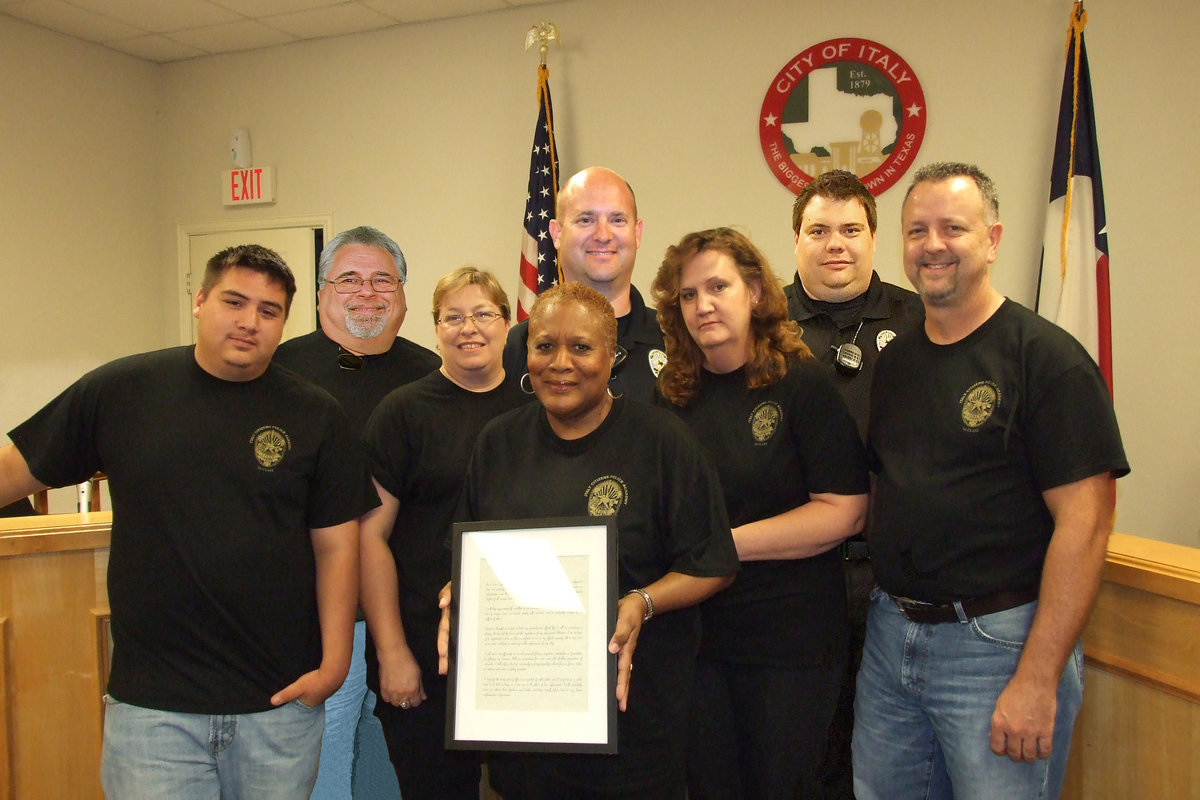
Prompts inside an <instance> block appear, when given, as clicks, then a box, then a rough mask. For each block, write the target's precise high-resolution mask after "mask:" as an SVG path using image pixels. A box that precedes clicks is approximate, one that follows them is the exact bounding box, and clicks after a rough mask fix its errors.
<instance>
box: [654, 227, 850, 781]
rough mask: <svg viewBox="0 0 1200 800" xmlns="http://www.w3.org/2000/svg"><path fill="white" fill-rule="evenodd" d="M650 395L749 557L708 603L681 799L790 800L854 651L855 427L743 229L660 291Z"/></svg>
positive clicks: (717, 238)
mask: <svg viewBox="0 0 1200 800" xmlns="http://www.w3.org/2000/svg"><path fill="white" fill-rule="evenodd" d="M653 291H654V299H655V302H656V303H657V306H658V320H659V324H660V325H661V326H662V328H663V333H664V336H665V339H666V347H667V365H666V366H665V367H664V368H663V370H662V373H661V374H660V375H659V383H658V390H659V392H660V394H661V397H660V398H658V400H657V401H656V402H658V403H659V404H662V405H665V406H666V407H668V408H670V409H672V410H673V411H674V412H675V413H676V414H677V415H678V416H679V417H680V418H681V419H683V421H684V422H685V423H687V425H688V426H689V427H690V428H691V429H692V431H693V432H694V433H695V434H696V436H697V438H698V439H699V440H700V442H701V444H702V446H703V447H704V449H705V450H706V452H707V454H708V456H709V458H710V459H711V461H712V463H713V464H714V465H715V466H716V468H717V472H718V473H719V475H720V478H721V486H722V489H723V491H724V494H725V502H726V505H727V508H728V511H729V519H730V524H731V526H732V527H733V537H734V543H735V545H736V546H737V551H738V557H739V559H740V560H741V562H742V570H741V574H740V575H739V576H738V579H737V580H736V581H735V582H734V584H733V585H732V586H731V587H730V588H728V589H726V590H724V591H722V592H721V593H719V594H717V595H715V596H714V597H712V598H711V599H709V600H707V601H706V602H705V603H704V604H703V606H702V607H701V614H702V635H701V645H700V654H699V658H698V663H697V667H696V678H695V688H694V691H693V695H692V698H693V699H692V713H691V724H690V725H689V737H690V740H691V741H690V745H689V757H688V796H689V798H690V800H707V798H721V800H776V799H778V800H794V798H795V797H797V796H800V795H798V794H797V792H798V791H799V790H801V788H802V787H804V786H805V785H806V784H807V783H808V781H809V780H810V777H811V775H812V773H813V772H814V771H815V769H816V767H817V766H818V764H819V761H820V758H821V755H822V752H823V750H824V742H825V737H826V731H827V730H828V727H829V722H830V720H831V718H832V716H833V711H834V705H835V703H836V700H837V694H838V688H839V685H840V681H841V676H842V672H843V671H844V669H845V660H846V657H847V649H848V633H849V622H848V618H847V611H846V593H845V588H844V587H843V585H842V583H843V577H842V567H841V563H840V560H839V555H838V551H837V546H838V544H840V543H841V542H842V540H844V539H846V538H847V537H848V536H851V535H852V534H854V533H856V532H857V531H858V530H859V529H860V528H861V527H862V524H863V520H864V517H865V514H866V506H867V495H866V491H867V475H866V469H865V461H864V456H863V450H862V445H861V443H860V440H859V436H858V431H857V428H856V427H855V424H854V421H853V419H851V417H850V414H849V412H848V411H847V410H846V406H845V404H844V403H843V402H842V400H841V398H840V397H839V396H838V394H837V392H836V390H835V389H834V387H833V384H832V383H831V382H830V379H829V377H828V376H827V375H826V374H825V371H824V370H823V369H822V368H821V367H820V366H819V365H818V364H817V362H816V361H815V360H814V359H813V357H812V354H811V353H810V352H809V350H808V347H807V346H805V344H804V343H803V342H802V341H801V340H800V331H799V328H798V327H797V326H796V324H795V323H794V322H789V321H788V319H787V301H786V299H785V297H784V294H783V289H782V287H781V286H780V283H779V280H778V278H776V277H775V275H774V273H772V272H771V269H770V267H769V266H768V264H767V261H766V259H765V258H764V257H763V255H762V253H761V252H759V250H758V249H757V248H756V247H755V246H754V245H753V244H752V243H751V242H750V241H749V240H748V239H747V238H746V237H745V236H744V235H742V234H741V233H738V232H737V231H735V230H732V229H730V228H716V229H713V230H707V231H698V232H695V233H689V234H688V235H686V236H684V237H683V239H682V240H681V241H680V242H679V243H678V244H677V245H674V246H672V247H669V248H668V249H667V253H666V257H665V258H664V259H663V263H662V266H661V267H660V269H659V271H658V275H657V276H656V277H655V279H654V285H653Z"/></svg>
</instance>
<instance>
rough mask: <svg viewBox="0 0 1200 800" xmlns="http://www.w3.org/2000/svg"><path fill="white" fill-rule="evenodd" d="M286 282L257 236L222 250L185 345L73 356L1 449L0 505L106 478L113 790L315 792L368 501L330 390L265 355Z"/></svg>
mask: <svg viewBox="0 0 1200 800" xmlns="http://www.w3.org/2000/svg"><path fill="white" fill-rule="evenodd" d="M295 290H296V284H295V280H294V279H293V277H292V273H291V271H290V270H289V269H288V267H287V265H286V264H285V263H284V262H283V260H282V259H281V258H280V257H279V256H278V254H276V253H274V252H272V251H270V250H268V249H266V248H264V247H259V246H257V245H243V246H240V247H233V248H229V249H228V250H224V251H222V252H220V253H218V254H217V255H216V256H214V257H213V258H212V259H210V260H209V262H208V266H207V269H206V271H205V275H204V282H203V285H202V286H201V288H200V290H199V292H197V294H196V301H195V306H194V308H193V315H194V316H195V317H196V320H197V329H196V331H197V333H196V344H195V346H185V347H173V348H169V349H166V350H159V351H157V352H153V353H143V354H140V355H134V356H128V357H126V358H121V359H118V360H116V361H113V362H111V363H109V364H106V365H104V366H102V367H99V368H98V369H95V370H93V371H92V372H89V373H88V374H87V375H85V376H83V377H82V378H80V379H79V380H78V381H76V382H75V383H74V384H73V385H71V386H70V387H68V388H67V389H66V390H65V391H64V392H63V393H62V394H60V395H59V396H58V397H57V398H55V399H54V400H52V401H51V402H50V403H49V404H48V405H46V406H45V407H44V408H43V409H42V410H41V411H39V412H38V413H37V414H35V415H34V416H33V417H31V418H30V419H29V420H27V421H26V422H24V423H23V424H21V425H19V426H18V427H17V428H15V429H14V430H13V431H12V432H11V433H10V434H9V435H10V437H11V438H12V441H13V444H11V445H8V446H5V447H3V448H0V505H2V504H4V503H7V502H10V501H11V500H12V499H14V498H16V497H20V496H23V495H28V494H31V493H32V492H34V491H37V490H40V489H42V488H45V487H47V486H64V485H70V484H75V483H79V482H81V481H83V480H85V479H86V478H88V477H89V476H91V475H92V474H93V473H95V472H96V471H97V470H103V471H104V472H105V473H107V475H108V480H109V487H110V493H111V497H112V505H113V512H112V514H113V523H112V540H111V547H110V554H109V563H108V599H109V605H110V608H111V609H112V636H113V659H112V668H111V672H110V675H109V681H108V696H107V697H106V711H105V720H104V745H103V753H102V756H101V767H100V780H101V784H102V785H103V788H104V793H105V796H106V797H107V798H108V799H109V800H135V799H136V798H146V797H170V798H172V799H173V800H179V799H180V798H182V800H202V799H203V800H211V799H212V798H215V797H223V798H241V797H247V798H248V797H253V798H267V799H268V800H293V798H297V797H307V796H308V794H309V792H311V791H312V786H313V783H314V781H315V779H316V774H317V759H318V755H319V752H320V743H321V730H322V726H323V722H324V708H323V705H324V702H325V699H326V698H327V697H329V695H331V694H333V692H334V690H335V689H337V687H338V686H339V685H340V684H341V683H342V680H343V679H344V678H345V676H346V670H347V668H348V666H349V663H350V647H351V637H352V632H353V625H354V610H355V605H356V601H357V599H358V518H359V517H360V516H361V515H362V514H363V513H365V512H366V511H368V510H370V509H371V508H373V507H374V506H376V505H378V504H379V498H378V495H377V494H376V493H375V490H374V487H373V485H372V484H371V482H370V475H369V473H368V469H367V462H366V457H365V455H364V454H363V452H362V448H361V446H360V444H359V442H358V440H357V436H356V435H355V432H354V431H353V430H352V429H351V427H350V423H349V421H348V420H347V419H346V416H345V414H344V413H343V412H342V410H341V408H340V407H339V406H338V404H337V401H335V400H334V398H333V397H332V396H330V395H329V393H328V392H325V391H324V390H322V389H319V388H317V387H315V386H313V385H311V384H309V383H307V382H305V381H303V380H301V379H300V378H299V377H297V376H296V375H294V374H293V373H291V372H289V371H287V370H284V369H282V368H280V367H278V366H276V365H274V364H272V363H271V356H272V355H273V354H274V352H275V348H276V346H277V345H278V344H279V340H280V337H281V336H282V333H283V324H284V320H285V319H286V318H287V314H288V310H289V308H290V307H291V302H292V297H293V295H294V294H295Z"/></svg>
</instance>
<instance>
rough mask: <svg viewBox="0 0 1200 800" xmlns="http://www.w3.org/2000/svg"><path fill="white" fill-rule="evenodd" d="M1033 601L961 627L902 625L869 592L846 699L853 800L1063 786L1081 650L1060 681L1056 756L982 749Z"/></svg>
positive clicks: (1003, 795) (1028, 791)
mask: <svg viewBox="0 0 1200 800" xmlns="http://www.w3.org/2000/svg"><path fill="white" fill-rule="evenodd" d="M1036 610H1037V603H1036V602H1034V603H1028V604H1026V605H1023V606H1018V607H1017V608H1012V609H1009V610H1007V611H1000V612H998V613H995V614H988V615H986V616H982V617H975V618H974V619H971V620H969V621H968V622H965V623H953V622H947V623H941V624H936V625H928V624H920V623H916V622H910V621H908V619H906V618H905V617H904V616H903V615H902V614H901V613H900V609H899V608H897V606H896V604H895V603H894V602H892V600H891V598H890V597H888V596H887V594H885V593H884V592H883V591H881V590H880V589H878V588H876V589H875V590H874V592H872V594H871V610H870V612H869V614H868V617H867V639H866V645H865V647H864V648H863V659H862V667H861V668H860V670H859V673H858V692H857V696H856V698H855V702H854V745H853V757H854V793H855V795H856V796H857V798H858V800H910V798H911V800H1034V799H1035V798H1036V799H1037V800H1050V799H1052V798H1057V797H1058V795H1059V791H1060V790H1061V788H1062V781H1063V775H1064V773H1065V771H1066V765H1067V756H1068V754H1069V751H1070V746H1071V730H1072V728H1073V726H1074V724H1075V715H1076V714H1077V713H1078V712H1079V707H1080V705H1081V704H1082V701H1083V652H1082V648H1081V647H1080V645H1079V643H1078V642H1077V643H1076V645H1075V649H1074V651H1073V652H1072V654H1071V657H1070V658H1069V659H1068V660H1067V665H1066V667H1065V668H1064V669H1063V675H1062V679H1061V680H1060V681H1059V684H1058V715H1057V717H1056V718H1055V721H1054V749H1053V754H1052V755H1051V757H1050V758H1048V759H1040V760H1038V761H1037V762H1036V763H1033V764H1027V763H1013V762H1012V761H1010V760H1009V758H1008V756H997V755H996V754H994V753H993V752H992V751H991V749H989V747H988V734H989V731H990V730H991V717H992V712H993V710H995V705H996V699H997V698H998V697H999V696H1000V692H1001V691H1002V690H1003V689H1004V687H1005V686H1006V685H1007V684H1008V681H1009V679H1010V678H1011V677H1012V675H1013V672H1015V671H1016V668H1017V660H1018V659H1019V658H1020V657H1021V648H1022V646H1023V644H1024V641H1025V637H1026V636H1027V635H1028V633H1029V626H1030V625H1031V624H1032V622H1033V615H1034V612H1035V611H1036Z"/></svg>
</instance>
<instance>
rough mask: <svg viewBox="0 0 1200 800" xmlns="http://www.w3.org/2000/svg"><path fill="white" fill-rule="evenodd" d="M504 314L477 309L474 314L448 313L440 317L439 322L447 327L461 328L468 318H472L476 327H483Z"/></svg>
mask: <svg viewBox="0 0 1200 800" xmlns="http://www.w3.org/2000/svg"><path fill="white" fill-rule="evenodd" d="M501 316H503V315H502V314H501V313H500V312H499V311H476V312H475V313H474V314H447V315H446V316H444V317H441V318H440V319H438V323H439V324H441V325H445V326H446V327H447V328H461V327H462V326H463V323H465V322H466V321H467V320H472V321H473V322H474V323H475V327H477V328H482V327H484V326H486V325H491V324H492V323H493V322H495V321H496V320H498V319H500V317H501Z"/></svg>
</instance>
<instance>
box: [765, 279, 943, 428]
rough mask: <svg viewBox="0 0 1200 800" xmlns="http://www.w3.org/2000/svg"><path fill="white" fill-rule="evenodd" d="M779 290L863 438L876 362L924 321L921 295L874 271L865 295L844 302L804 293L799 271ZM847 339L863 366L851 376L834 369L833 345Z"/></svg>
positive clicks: (791, 316) (802, 336)
mask: <svg viewBox="0 0 1200 800" xmlns="http://www.w3.org/2000/svg"><path fill="white" fill-rule="evenodd" d="M783 291H784V294H786V295H787V298H788V319H793V320H795V321H796V322H797V323H799V325H800V336H801V338H803V339H804V343H805V344H806V345H808V347H809V349H810V350H812V352H813V356H815V357H816V359H817V362H818V363H820V364H822V365H823V366H824V367H825V368H826V370H828V372H829V375H830V377H831V378H832V380H833V385H834V386H835V387H837V390H838V394H840V395H841V396H842V399H843V400H845V401H846V406H847V407H848V408H849V409H850V415H851V416H852V417H854V421H855V423H856V424H857V425H858V433H859V436H861V437H862V438H863V440H864V441H865V440H866V438H867V414H868V412H869V410H870V403H871V376H872V375H873V374H874V372H875V362H876V361H877V360H878V359H879V354H880V353H881V352H882V351H883V348H884V347H886V346H887V344H888V342H890V341H891V340H892V339H893V338H894V337H895V336H896V335H897V334H900V333H904V332H905V331H907V330H911V329H912V328H915V327H918V326H919V325H921V323H922V322H923V321H924V319H925V307H924V306H923V305H922V304H921V298H920V297H918V296H917V294H916V293H915V292H910V291H908V290H907V289H901V288H900V287H899V286H894V285H893V284H890V283H884V282H883V281H881V280H880V279H879V274H878V273H874V272H872V273H871V283H870V285H869V286H867V291H866V293H864V294H863V295H861V296H860V297H858V298H856V299H855V300H851V301H848V302H847V303H823V302H821V301H820V300H814V299H812V298H811V297H809V296H808V294H807V293H806V292H805V291H804V285H803V284H802V283H801V282H800V275H799V273H797V274H796V276H795V278H794V279H793V280H792V282H791V283H790V284H788V285H787V286H785V287H784V289H783ZM860 324H861V325H862V328H861V330H860V329H859V325H860ZM846 342H853V343H854V344H855V345H856V346H857V347H858V348H859V349H860V350H862V369H861V370H859V371H858V372H857V373H854V374H844V373H842V372H839V371H838V369H837V367H836V365H835V364H834V358H835V355H836V354H835V352H834V349H835V348H836V347H838V346H839V345H842V344H845V343H846Z"/></svg>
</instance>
